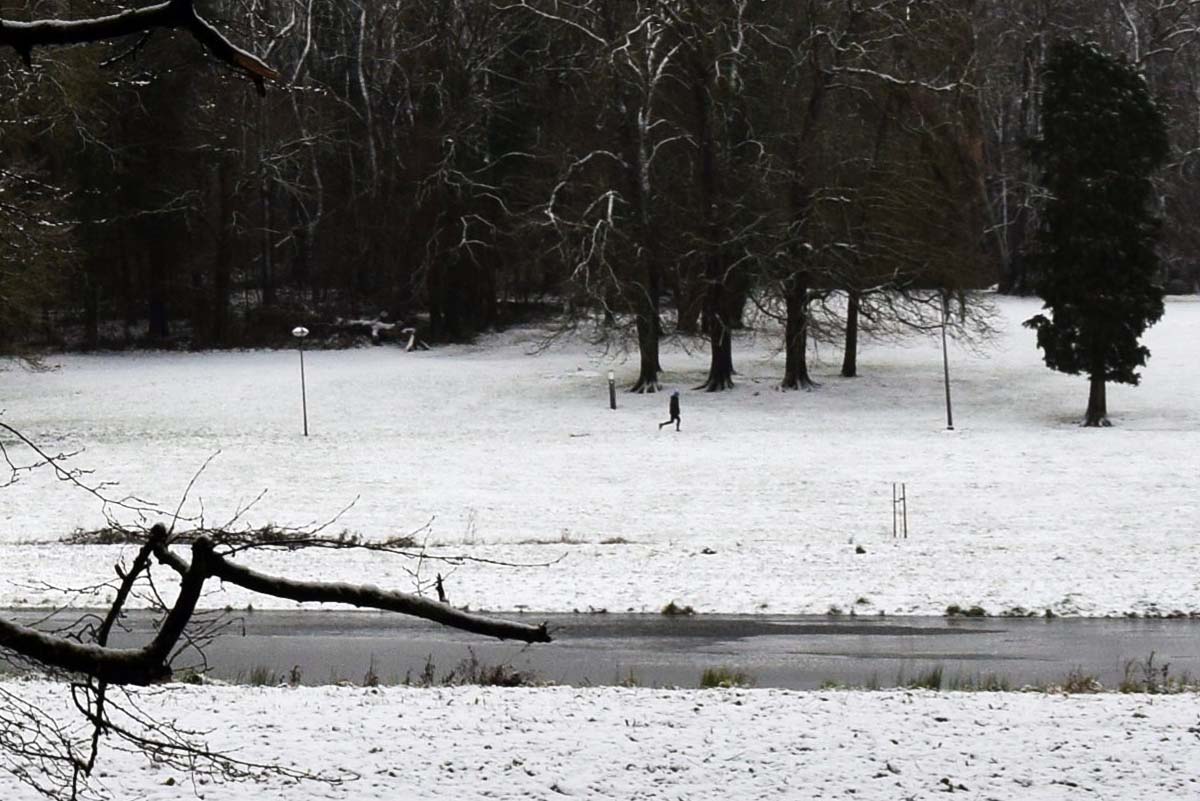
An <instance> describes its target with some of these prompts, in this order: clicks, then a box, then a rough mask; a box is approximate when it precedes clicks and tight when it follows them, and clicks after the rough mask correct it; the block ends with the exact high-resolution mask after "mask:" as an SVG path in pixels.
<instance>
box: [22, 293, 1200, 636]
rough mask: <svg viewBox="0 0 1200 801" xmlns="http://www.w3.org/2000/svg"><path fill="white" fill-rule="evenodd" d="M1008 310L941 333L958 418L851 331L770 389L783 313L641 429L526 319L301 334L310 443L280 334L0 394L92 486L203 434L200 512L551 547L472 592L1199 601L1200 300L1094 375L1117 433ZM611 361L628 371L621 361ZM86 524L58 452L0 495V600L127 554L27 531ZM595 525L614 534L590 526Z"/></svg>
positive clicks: (585, 364)
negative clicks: (1140, 358) (467, 330)
mask: <svg viewBox="0 0 1200 801" xmlns="http://www.w3.org/2000/svg"><path fill="white" fill-rule="evenodd" d="M1000 308H1001V312H1002V316H1003V321H1002V323H1003V330H1002V333H1001V336H1000V337H999V339H998V341H997V342H995V343H994V344H993V346H992V347H991V348H989V349H988V350H987V351H986V352H984V353H982V354H979V353H973V352H968V351H964V350H961V349H957V348H952V350H951V360H952V364H951V371H952V378H953V392H954V409H955V423H956V426H957V430H956V431H954V432H947V431H945V430H944V429H945V420H944V409H943V396H942V384H941V362H940V355H941V354H940V346H939V344H938V343H937V342H935V341H933V340H929V341H926V340H921V341H917V342H911V343H908V344H907V345H896V344H891V343H876V344H868V346H867V347H866V348H865V349H864V351H863V353H862V356H861V361H860V370H861V373H862V377H861V378H858V379H855V380H844V379H841V378H839V377H837V367H838V364H839V360H840V352H838V351H837V350H836V349H833V348H828V347H826V348H822V349H821V350H820V352H819V355H820V357H821V358H822V359H824V361H823V362H821V363H818V365H817V366H816V369H815V374H816V377H817V379H818V380H819V381H821V382H822V386H821V388H820V389H819V390H817V391H816V392H811V393H807V392H798V393H782V392H778V391H776V389H775V386H776V384H777V382H778V379H779V377H780V375H781V373H782V364H781V358H780V357H778V356H777V355H776V354H774V352H773V348H774V347H775V343H776V341H777V337H776V336H775V335H774V334H769V335H763V334H760V335H758V336H757V337H754V338H751V337H745V338H742V339H739V341H738V342H737V344H736V346H735V363H736V365H737V367H738V370H739V372H740V374H741V375H740V378H739V381H738V387H737V388H736V389H735V390H734V391H732V392H727V393H719V394H704V393H696V392H688V391H685V392H684V393H683V430H682V432H680V433H675V432H674V431H671V430H666V429H664V430H662V431H659V430H658V428H657V423H658V422H660V421H661V420H663V419H665V418H666V396H665V395H650V396H636V395H628V394H620V395H619V397H618V403H619V406H620V408H619V409H618V410H617V411H615V412H614V411H610V410H609V409H608V403H607V402H608V397H607V386H606V382H605V380H604V374H605V372H606V371H607V370H608V369H609V367H610V366H613V363H612V362H610V361H609V360H607V359H605V358H603V357H602V356H601V355H599V354H595V353H591V352H589V351H588V349H587V348H586V347H585V346H582V345H579V344H574V343H568V344H564V345H560V346H557V347H556V348H554V349H552V350H550V351H549V352H546V353H543V354H541V355H538V356H531V355H528V353H527V351H528V350H529V348H530V346H531V345H532V344H533V342H534V341H535V340H536V338H537V334H536V332H531V331H514V332H508V333H506V334H503V335H498V336H494V337H489V338H486V339H484V340H483V341H481V342H480V343H479V344H478V345H476V346H472V347H453V348H445V349H440V350H436V351H432V352H429V353H413V354H405V353H403V352H401V351H399V350H396V349H392V348H372V349H361V350H353V351H327V352H309V353H306V355H305V363H306V369H307V376H308V400H309V425H310V429H311V432H312V435H311V436H310V437H308V438H307V439H305V438H304V437H302V436H301V435H300V424H301V421H300V398H299V394H300V393H299V374H298V373H299V371H298V360H297V357H296V353H295V352H286V351H285V352H245V353H204V354H171V353H139V354H119V355H97V356H62V357H55V358H54V359H52V361H53V362H54V363H56V364H58V365H59V369H57V370H56V371H54V372H51V373H30V372H26V371H23V370H22V369H20V368H18V367H15V366H11V365H9V366H7V369H6V370H5V371H4V372H0V408H3V410H4V415H3V418H2V419H3V420H4V421H5V422H7V423H8V424H10V425H13V426H15V427H17V428H19V429H21V430H22V431H23V432H25V433H26V434H28V435H29V436H31V437H32V438H34V439H36V440H37V441H38V442H40V443H42V444H43V445H45V446H46V447H47V448H50V449H52V450H55V451H59V450H72V449H75V448H81V447H82V448H85V449H86V450H85V451H84V453H82V454H81V455H80V456H78V457H76V458H75V459H74V460H73V461H74V463H75V464H76V465H77V466H80V467H86V468H88V469H91V470H93V471H94V473H93V478H94V479H96V480H106V481H119V482H120V488H121V490H122V491H124V492H133V493H136V494H138V495H140V496H142V497H146V498H151V499H154V500H156V501H158V502H159V503H161V504H162V505H163V506H164V507H165V508H168V509H173V508H174V505H175V503H176V502H177V500H178V498H179V497H180V495H181V493H182V492H183V490H184V487H185V486H186V485H187V483H188V481H189V479H190V478H191V476H192V474H193V473H194V472H195V471H196V469H197V468H198V467H199V466H200V464H201V463H203V461H204V460H205V459H206V458H207V457H208V456H210V455H211V454H212V453H213V452H214V451H216V450H218V449H219V450H220V451H221V454H220V455H219V456H218V457H217V458H216V459H215V461H214V462H213V463H212V465H211V466H210V467H209V468H208V470H207V471H206V472H205V474H204V475H203V476H202V477H201V479H200V481H199V482H198V484H197V486H196V488H195V489H194V491H193V496H192V498H191V499H190V501H189V503H188V504H187V507H186V508H187V511H188V512H189V513H190V514H192V515H195V514H198V513H199V511H200V509H201V506H200V502H201V501H202V502H203V510H204V515H205V518H206V520H207V521H208V522H210V523H211V522H217V521H221V520H224V519H227V518H229V517H231V516H232V515H233V514H234V513H235V512H236V511H237V510H238V509H239V508H240V507H241V506H243V505H245V504H246V503H248V502H249V501H250V500H252V499H253V498H254V497H255V496H256V495H257V494H258V493H259V492H260V491H261V490H264V489H265V490H267V494H266V496H265V497H264V498H263V499H262V501H261V502H260V503H259V504H258V505H257V506H255V507H254V508H252V509H251V510H250V511H249V512H248V513H247V514H246V516H245V518H244V519H245V520H246V521H247V522H249V523H252V524H263V523H266V522H271V521H273V522H276V523H289V524H299V523H305V522H308V521H312V520H322V519H325V518H327V517H329V516H331V515H334V514H335V513H336V512H337V511H338V510H339V509H341V508H343V507H344V506H345V505H346V504H348V503H350V502H351V501H353V500H354V499H355V498H356V497H357V498H358V501H357V503H356V504H355V505H354V506H353V508H351V509H350V510H349V511H347V512H346V513H345V514H344V515H343V517H342V518H341V519H340V520H339V521H338V523H337V524H336V526H335V528H337V529H340V528H347V529H349V530H351V531H354V532H359V533H361V534H362V535H364V536H366V537H369V538H382V537H386V536H391V535H395V534H398V533H404V532H407V531H410V530H413V529H416V528H418V527H419V526H421V525H422V524H424V523H425V522H426V521H428V520H430V519H431V518H432V519H434V522H433V525H432V531H431V533H430V535H429V541H430V542H431V543H434V544H439V545H443V546H445V547H444V548H441V549H439V550H440V551H441V552H466V553H471V554H474V555H478V556H484V557H488V558H499V559H507V560H516V561H545V560H547V559H552V558H555V557H557V556H559V555H560V554H565V557H564V558H563V560H562V561H561V562H560V563H559V564H558V565H556V566H555V567H553V568H550V569H524V570H515V571H514V570H498V569H495V568H486V569H485V568H478V567H464V568H460V569H459V570H457V571H456V572H454V573H453V575H451V576H450V577H449V579H448V581H447V588H448V591H449V593H450V597H451V599H452V600H453V601H454V602H455V603H469V604H470V605H471V606H472V608H479V607H487V608H492V609H513V608H516V607H518V606H527V607H529V608H533V609H546V610H570V609H572V608H580V609H585V608H587V607H588V606H593V607H607V608H609V609H612V610H622V611H623V610H626V609H633V610H635V611H637V610H646V611H657V610H659V609H660V608H661V607H662V606H663V605H664V604H665V603H667V602H668V601H670V600H672V599H674V600H677V601H678V602H680V603H681V604H690V605H692V606H694V607H696V609H697V610H698V611H700V612H707V611H722V612H752V611H758V610H766V611H770V612H825V611H826V610H827V609H828V608H829V607H830V606H833V605H836V606H839V607H841V608H842V609H849V608H851V607H852V606H854V605H855V601H856V600H857V599H859V598H866V599H868V600H869V602H870V603H869V605H867V606H866V608H865V611H867V612H876V611H879V610H883V611H886V612H888V613H902V614H904V613H940V612H941V611H942V610H944V609H945V607H946V606H947V605H949V604H959V605H961V606H963V607H967V606H970V605H974V604H980V605H982V606H983V607H984V608H985V609H987V610H988V611H989V612H993V613H998V612H1000V611H1003V610H1005V609H1008V608H1010V607H1014V606H1018V605H1019V606H1023V607H1027V608H1030V609H1037V610H1041V609H1043V608H1052V609H1054V610H1055V611H1056V612H1057V613H1059V614H1105V613H1123V612H1126V611H1129V610H1137V611H1147V610H1151V609H1155V608H1156V609H1159V610H1161V611H1163V612H1168V611H1170V610H1172V609H1175V608H1178V609H1181V610H1184V611H1192V610H1197V609H1200V548H1198V547H1197V545H1196V521H1197V519H1198V512H1200V486H1198V485H1200V372H1198V370H1197V366H1196V365H1197V358H1198V357H1200V351H1198V350H1197V343H1198V342H1200V338H1198V332H1200V303H1198V302H1196V300H1195V299H1183V300H1171V301H1169V302H1168V304H1167V312H1166V316H1165V317H1164V319H1163V321H1162V322H1161V323H1160V324H1159V325H1158V326H1156V327H1155V328H1153V329H1151V331H1150V332H1149V335H1148V336H1147V340H1146V341H1147V344H1148V345H1149V347H1150V348H1151V350H1152V351H1153V354H1154V355H1153V357H1152V359H1151V362H1150V366H1149V367H1148V368H1147V369H1146V370H1145V373H1144V382H1143V386H1142V387H1138V388H1130V387H1120V386H1110V389H1109V392H1110V395H1109V408H1110V410H1111V412H1112V417H1113V420H1114V423H1115V427H1114V428H1112V429H1107V430H1088V429H1082V428H1080V427H1079V426H1078V425H1076V421H1077V420H1078V418H1079V417H1080V415H1081V413H1082V411H1083V408H1084V406H1085V403H1086V392H1087V387H1086V381H1085V380H1084V379H1082V378H1072V377H1067V376H1062V375H1059V374H1055V373H1052V372H1051V371H1049V370H1047V369H1046V368H1045V367H1044V366H1043V365H1042V364H1041V359H1040V354H1039V352H1038V351H1037V350H1036V348H1035V347H1034V338H1033V334H1032V332H1030V331H1027V330H1024V329H1022V328H1020V326H1019V322H1020V321H1021V320H1023V319H1025V318H1027V317H1029V316H1030V315H1032V314H1033V313H1035V312H1036V310H1037V305H1036V304H1035V303H1033V302H1030V301H1025V300H1013V299H1001V300H1000ZM663 363H664V367H665V368H666V371H667V372H666V375H665V380H666V383H667V385H668V387H679V388H683V389H687V388H688V387H691V386H693V385H695V384H696V383H698V382H699V381H700V380H701V378H702V377H703V374H704V372H705V369H706V366H707V358H706V356H705V355H704V354H702V353H701V354H688V353H686V352H684V351H682V350H679V349H669V350H668V351H667V352H666V353H665V355H664V357H663ZM615 369H616V371H617V373H618V376H619V379H620V380H621V381H622V382H627V381H629V380H630V379H632V377H633V376H634V374H635V371H636V367H635V364H634V362H633V361H629V362H619V361H618V362H617V363H616V364H615ZM893 481H897V482H899V481H903V482H906V483H907V485H908V495H909V527H910V538H909V539H908V540H907V541H901V542H896V541H893V539H892V536H891V513H890V505H891V503H890V502H891V483H892V482H893ZM103 523H104V520H103V516H102V513H101V509H100V508H99V505H98V504H97V503H96V501H95V499H94V498H91V497H90V496H88V495H86V494H84V493H80V492H77V491H72V490H70V489H69V488H67V487H65V486H64V485H62V484H59V483H56V482H54V481H53V479H52V478H51V477H50V476H49V475H48V474H43V475H42V476H40V477H38V476H31V477H26V478H24V479H23V480H22V481H21V483H19V484H17V485H16V486H13V487H9V488H7V489H5V490H0V542H2V543H4V544H3V545H0V565H3V567H2V568H0V604H11V603H35V602H43V601H51V600H57V598H58V596H57V594H56V593H54V592H50V591H47V590H45V589H44V588H40V587H36V586H31V585H33V584H34V583H35V582H37V581H48V582H50V583H51V584H55V585H59V586H62V585H67V584H72V585H77V584H81V583H88V582H90V581H92V580H99V579H106V578H108V577H109V576H110V575H111V565H112V563H113V562H114V561H115V560H116V558H117V557H118V556H119V554H120V553H122V552H126V551H123V550H122V549H121V548H119V547H116V546H112V547H98V546H87V547H81V546H70V547H69V546H62V545H53V546H38V547H36V548H33V547H29V546H28V545H23V544H20V543H23V542H25V541H28V540H45V539H48V538H55V537H59V536H62V535H64V534H67V533H70V532H71V531H72V530H73V529H75V528H77V527H79V528H84V529H92V528H97V527H99V526H101V525H103ZM613 538H623V539H624V540H628V541H629V542H628V543H627V544H601V541H604V540H610V539H613ZM539 542H540V543H546V544H529V543H539ZM580 542H582V544H580ZM521 543H526V544H521ZM855 545H861V546H863V547H864V548H865V549H866V553H865V554H861V555H859V554H856V553H855ZM705 548H708V549H710V550H713V551H715V552H716V553H715V554H711V555H707V554H704V553H702V550H703V549H705ZM254 558H255V564H257V565H260V566H261V567H263V568H264V569H268V570H275V571H280V572H287V573H289V574H291V575H295V576H298V577H316V576H324V577H327V578H354V579H363V578H369V579H370V580H372V581H375V582H377V583H380V584H389V585H393V586H398V587H400V588H407V587H411V585H412V581H411V578H410V577H409V576H407V575H406V574H405V573H404V572H403V570H402V567H403V566H404V565H403V563H401V562H398V561H394V560H386V559H382V558H380V557H379V556H372V555H370V554H365V553H348V554H331V553H322V554H318V555H314V554H311V553H308V554H304V555H301V556H297V555H279V554H276V555H263V556H256V557H254ZM250 600H251V599H250V598H248V597H246V596H243V595H240V594H237V593H228V594H226V593H222V594H218V595H216V596H214V597H212V598H210V599H209V602H210V603H212V604H224V603H233V604H235V605H243V604H245V603H247V602H249V601H250ZM264 601H265V599H259V598H254V599H253V603H254V604H255V605H256V606H261V605H264ZM859 609H860V611H864V610H863V606H862V605H859Z"/></svg>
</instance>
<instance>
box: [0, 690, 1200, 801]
mask: <svg viewBox="0 0 1200 801" xmlns="http://www.w3.org/2000/svg"><path fill="white" fill-rule="evenodd" d="M12 689H15V690H16V691H17V692H20V693H22V694H23V695H27V696H30V697H33V698H39V699H41V703H42V704H43V705H44V706H45V707H46V708H48V709H54V708H58V706H60V705H61V706H63V708H64V709H65V703H64V702H63V700H62V696H63V695H64V691H63V688H61V687H59V688H53V687H52V686H50V685H44V684H37V683H30V684H22V685H16V686H14V687H12ZM1196 701H1197V699H1196V697H1195V696H1194V695H1185V696H1146V695H1085V696H1047V695H1043V694H1040V693H1004V694H997V693H970V694H961V693H931V692H925V691H917V692H903V691H890V692H879V693H849V692H820V693H815V692H814V693H793V692H787V691H782V690H749V691H746V690H711V691H696V690H690V691H678V690H647V689H620V688H590V689H585V690H580V689H571V688H549V689H507V690H498V689H494V688H478V687H461V688H453V689H433V690H411V689H403V688H380V689H357V688H340V687H324V688H298V689H287V688H282V689H281V688H259V689H245V688H242V689H235V688H220V687H186V686H176V687H174V688H173V689H172V691H171V692H169V693H167V694H162V695H158V696H157V697H156V698H155V699H153V700H152V701H151V703H150V705H151V706H153V708H155V709H156V711H157V713H158V714H160V715H161V716H162V717H164V718H168V719H176V720H177V723H178V724H179V725H180V726H185V727H191V728H195V729H203V730H211V731H212V733H211V734H210V735H209V736H208V737H207V738H206V739H207V740H208V741H209V742H210V744H212V745H213V746H220V747H223V748H227V749H236V751H237V756H239V757H240V758H242V759H247V760H256V761H273V762H278V763H280V764H281V765H283V766H287V767H295V768H299V769H303V770H308V771H315V772H323V773H328V774H338V775H346V774H352V775H356V776H358V777H359V778H357V779H355V780H352V781H348V782H346V783H344V784H341V785H337V786H333V787H327V786H323V785H317V784H304V785H301V786H299V787H297V786H295V785H292V784H290V783H284V782H282V781H279V780H270V781H267V782H265V783H261V784H258V783H256V784H251V785H240V786H239V785H211V784H208V785H198V786H197V787H196V788H195V789H196V791H197V792H198V793H199V796H200V797H202V798H204V799H206V801H224V800H226V799H251V798H253V799H288V801H298V800H299V799H318V798H324V799H355V800H356V801H370V800H371V799H380V800H381V801H382V800H386V801H392V800H393V799H407V798H447V799H450V798H452V799H456V801H470V800H472V799H558V798H563V797H575V798H593V799H631V798H638V799H680V798H686V799H691V800H692V801H696V800H697V799H714V801H715V800H716V799H730V801H750V800H751V799H766V798H772V799H775V798H778V799H809V798H857V799H864V800H865V801H895V799H904V798H930V799H931V798H940V797H942V796H943V795H944V794H945V793H951V792H953V793H963V797H965V798H977V799H1022V801H1038V800H1041V799H1067V798H1083V797H1087V798H1102V799H1139V801H1154V800H1156V799H1164V800H1165V799H1185V798H1195V797H1197V796H1198V795H1200V772H1198V771H1197V769H1196V750H1197V748H1200V740H1197V735H1196V733H1195V729H1196V727H1197V726H1198V723H1200V719H1198V714H1197V711H1196V709H1197V704H1196ZM100 770H101V771H102V778H101V781H102V782H103V783H104V785H105V786H106V787H107V789H108V790H109V791H110V792H111V793H112V797H114V798H120V799H132V798H138V799H148V800H153V799H163V801H166V800H167V799H177V798H181V797H185V796H188V795H190V794H191V792H192V785H191V784H190V783H189V780H188V777H187V776H186V775H183V774H180V773H178V772H177V771H172V770H169V769H165V768H162V767H158V766H155V765H153V764H149V763H147V762H146V761H145V760H143V759H141V758H138V757H134V756H130V755H127V754H122V753H115V752H113V751H111V750H108V749H106V750H105V751H103V752H102V762H101V763H100ZM172 780H173V781H172ZM0 797H2V798H5V799H7V801H27V800H28V801H32V799H34V798H35V797H36V796H35V795H33V794H32V792H31V791H28V790H25V789H24V788H22V787H21V786H20V785H17V784H16V783H15V782H14V781H13V780H12V778H11V777H9V776H8V775H6V774H0Z"/></svg>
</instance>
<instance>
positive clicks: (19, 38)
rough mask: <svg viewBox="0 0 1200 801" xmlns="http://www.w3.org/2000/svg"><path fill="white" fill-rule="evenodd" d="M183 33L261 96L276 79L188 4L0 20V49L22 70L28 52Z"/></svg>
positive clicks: (186, 0)
mask: <svg viewBox="0 0 1200 801" xmlns="http://www.w3.org/2000/svg"><path fill="white" fill-rule="evenodd" d="M160 28H161V29H167V30H185V31H187V32H188V33H190V34H191V35H192V37H193V38H194V39H196V41H198V42H200V44H202V45H204V47H205V48H206V49H207V50H208V52H209V53H211V54H212V55H213V56H215V57H216V58H217V59H218V60H220V61H222V62H224V63H226V64H229V65H230V66H232V67H233V68H234V69H236V70H238V71H239V72H242V73H243V74H245V75H247V76H249V77H250V78H251V79H252V80H253V81H254V83H255V85H256V87H257V88H258V91H259V94H262V93H263V92H265V83H264V81H266V80H267V79H270V80H278V79H279V73H278V72H277V71H276V70H275V69H273V68H272V67H270V66H269V65H268V64H266V63H265V62H264V61H263V60H262V59H260V58H259V57H258V56H256V55H254V54H253V53H250V52H248V51H246V50H243V49H241V48H240V47H238V46H237V45H235V44H233V43H232V42H230V41H229V40H228V39H226V38H225V36H224V34H222V33H221V32H220V31H218V30H217V29H216V28H214V27H213V26H212V24H211V23H209V22H208V20H206V19H204V18H203V17H201V16H200V14H199V13H197V11H196V7H195V2H194V0H164V2H160V3H156V4H154V5H150V6H144V7H142V8H135V9H131V10H129V11H122V12H120V13H118V14H109V15H107V16H102V17H90V18H87V19H77V20H65V19H40V20H34V21H32V22H21V21H17V20H7V19H0V45H7V46H9V47H12V48H13V49H14V50H16V51H17V53H18V55H20V56H21V60H22V61H24V62H25V65H26V66H30V65H31V64H32V61H33V56H32V54H33V48H35V47H50V46H63V45H73V44H84V43H87V42H100V41H104V40H107V39H118V38H120V37H122V36H129V35H130V34H134V33H145V32H147V31H151V30H155V29H160Z"/></svg>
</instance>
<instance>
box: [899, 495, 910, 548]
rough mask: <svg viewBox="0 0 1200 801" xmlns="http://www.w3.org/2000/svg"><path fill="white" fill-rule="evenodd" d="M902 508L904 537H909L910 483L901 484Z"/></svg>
mask: <svg viewBox="0 0 1200 801" xmlns="http://www.w3.org/2000/svg"><path fill="white" fill-rule="evenodd" d="M900 508H901V509H902V510H903V514H904V539H908V485H907V484H903V483H902V484H900Z"/></svg>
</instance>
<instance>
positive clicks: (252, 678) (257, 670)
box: [238, 665, 283, 687]
mask: <svg viewBox="0 0 1200 801" xmlns="http://www.w3.org/2000/svg"><path fill="white" fill-rule="evenodd" d="M239 679H240V677H239ZM242 683H243V682H242V681H240V680H239V681H238V684H242ZM244 683H245V684H249V685H250V686H251V687H275V686H277V685H279V684H282V683H283V676H282V675H280V674H279V673H277V672H275V671H274V670H272V669H271V668H269V667H267V666H266V665H255V666H254V667H252V668H250V673H249V675H248V676H246V681H245V682H244Z"/></svg>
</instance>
